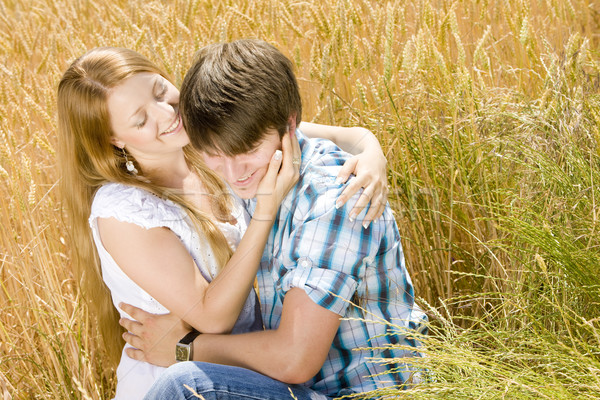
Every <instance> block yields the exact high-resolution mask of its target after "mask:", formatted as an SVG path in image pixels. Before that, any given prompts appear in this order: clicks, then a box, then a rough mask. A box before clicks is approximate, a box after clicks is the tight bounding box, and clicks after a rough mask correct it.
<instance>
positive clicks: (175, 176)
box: [137, 151, 193, 189]
mask: <svg viewBox="0 0 600 400" xmlns="http://www.w3.org/2000/svg"><path fill="white" fill-rule="evenodd" d="M137 161H138V163H139V164H140V166H141V167H142V170H143V171H144V175H146V176H147V177H148V178H149V179H150V181H152V182H153V183H155V184H157V185H160V186H164V187H168V188H171V189H184V186H185V181H186V180H187V179H189V178H190V175H193V172H192V170H191V169H190V167H189V166H188V164H187V161H186V160H185V156H184V154H183V151H181V152H177V153H172V154H166V155H164V157H161V158H159V159H137Z"/></svg>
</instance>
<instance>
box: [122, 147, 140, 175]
mask: <svg viewBox="0 0 600 400" xmlns="http://www.w3.org/2000/svg"><path fill="white" fill-rule="evenodd" d="M121 150H123V155H124V156H125V167H126V168H127V171H129V172H131V173H132V174H133V175H137V173H138V170H137V168H136V167H135V165H133V161H131V160H130V159H128V158H127V152H126V151H125V147H123V148H122V149H121Z"/></svg>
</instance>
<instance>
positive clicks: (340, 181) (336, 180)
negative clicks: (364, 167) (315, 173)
mask: <svg viewBox="0 0 600 400" xmlns="http://www.w3.org/2000/svg"><path fill="white" fill-rule="evenodd" d="M342 182H344V180H343V179H342V178H340V177H339V176H338V177H337V178H335V184H336V185H341V184H342Z"/></svg>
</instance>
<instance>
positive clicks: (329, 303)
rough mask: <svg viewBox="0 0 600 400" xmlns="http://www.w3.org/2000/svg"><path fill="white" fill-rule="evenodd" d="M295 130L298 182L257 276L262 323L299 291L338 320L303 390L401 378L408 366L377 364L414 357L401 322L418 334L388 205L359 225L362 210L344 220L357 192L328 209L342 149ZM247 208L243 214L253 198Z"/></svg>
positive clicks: (338, 188)
mask: <svg viewBox="0 0 600 400" xmlns="http://www.w3.org/2000/svg"><path fill="white" fill-rule="evenodd" d="M297 136H298V139H299V141H300V147H301V149H302V164H301V168H300V179H299V181H298V183H297V184H296V186H295V187H294V188H293V189H292V191H290V193H289V194H288V196H287V197H286V198H285V200H284V201H283V203H282V205H281V208H280V212H279V215H278V217H277V218H276V220H275V224H274V226H273V229H272V230H271V234H270V236H269V239H268V242H267V245H266V248H265V252H264V254H263V257H262V260H261V266H260V270H259V272H258V287H259V292H260V301H261V311H262V316H263V321H264V324H265V328H266V329H276V328H277V327H278V326H279V322H280V318H281V311H282V307H283V298H284V296H285V294H286V292H287V291H288V290H290V289H291V288H294V287H297V288H302V289H304V291H305V292H306V293H307V294H308V296H309V297H310V298H311V299H312V300H313V301H314V302H315V303H316V304H318V305H320V306H322V307H325V308H326V309H328V310H330V311H333V312H334V313H336V314H339V315H340V316H342V317H343V319H342V321H341V323H340V327H339V330H338V332H337V334H336V337H335V339H334V341H333V343H332V345H331V349H330V350H329V354H328V356H327V359H326V361H325V363H324V365H323V368H322V369H321V370H320V371H319V372H318V373H317V375H316V376H315V377H314V378H312V379H311V380H310V381H308V382H307V383H306V385H307V386H310V387H311V388H312V389H314V390H316V391H319V392H321V393H324V394H326V395H328V396H336V395H343V394H345V393H351V392H364V391H368V390H373V389H376V388H381V387H389V386H393V385H402V384H403V383H404V382H409V381H410V379H411V378H410V377H411V374H412V373H413V372H414V369H411V368H410V365H408V364H401V363H391V364H390V363H385V362H377V359H381V358H385V359H387V360H386V361H390V359H394V358H401V357H414V356H419V355H420V354H419V352H418V350H417V348H418V342H417V341H416V340H415V339H414V337H413V336H411V334H410V331H407V328H408V329H409V330H411V329H412V330H417V331H419V332H421V333H425V330H426V329H425V325H424V322H426V321H427V317H426V316H425V315H424V314H423V312H422V311H421V310H420V309H419V308H418V307H417V306H416V305H415V304H414V297H413V286H412V283H411V280H410V277H409V276H408V272H407V271H406V268H405V266H404V255H403V253H402V245H401V243H400V235H399V233H398V228H397V226H396V222H395V220H394V216H393V215H392V212H391V210H390V208H389V206H387V207H386V209H385V212H384V214H383V216H382V217H380V218H379V219H378V220H376V221H373V222H372V223H371V225H370V226H369V227H368V228H367V229H363V227H362V221H361V220H362V218H361V217H362V216H364V212H363V214H359V216H358V217H357V218H356V220H355V221H354V222H351V221H350V219H349V217H348V215H349V212H350V210H351V208H352V205H353V204H354V203H355V201H356V199H357V197H358V195H356V196H355V198H354V199H351V200H350V201H349V202H348V203H347V204H348V205H346V206H343V207H341V208H339V209H336V208H335V201H336V199H337V197H338V196H339V195H340V193H341V192H342V190H343V189H344V187H345V185H338V184H336V183H335V178H336V176H337V173H338V171H339V170H340V168H341V166H342V165H343V164H344V162H345V161H346V160H347V158H348V154H347V153H344V152H343V151H342V150H340V149H339V148H338V147H337V146H335V144H333V143H332V142H330V141H327V140H322V139H307V138H306V137H304V136H303V135H302V134H301V133H300V132H299V131H297ZM246 205H247V208H248V211H249V212H250V213H252V211H253V210H254V208H255V205H256V203H255V201H254V200H250V201H248V202H246ZM351 303H352V304H351ZM357 306H358V307H357ZM397 345H401V346H402V345H403V346H410V348H409V349H400V348H399V347H398V346H397ZM412 349H414V350H412ZM373 361H375V362H373Z"/></svg>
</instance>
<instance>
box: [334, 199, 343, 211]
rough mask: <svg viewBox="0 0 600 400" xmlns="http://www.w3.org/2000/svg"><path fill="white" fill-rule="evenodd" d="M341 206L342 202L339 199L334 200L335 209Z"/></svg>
mask: <svg viewBox="0 0 600 400" xmlns="http://www.w3.org/2000/svg"><path fill="white" fill-rule="evenodd" d="M341 206H342V202H341V201H339V200H336V201H335V209H336V210H339V209H340V207H341Z"/></svg>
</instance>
